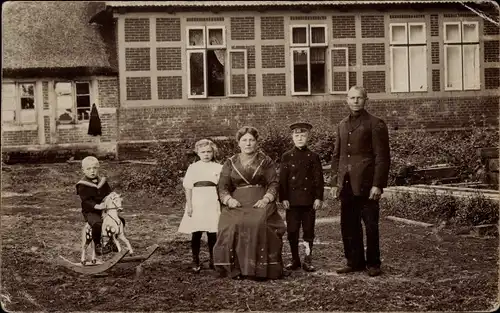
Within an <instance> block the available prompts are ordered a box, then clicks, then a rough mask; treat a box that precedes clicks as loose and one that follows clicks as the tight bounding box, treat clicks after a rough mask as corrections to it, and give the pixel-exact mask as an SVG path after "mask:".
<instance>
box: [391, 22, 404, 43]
mask: <svg viewBox="0 0 500 313" xmlns="http://www.w3.org/2000/svg"><path fill="white" fill-rule="evenodd" d="M396 26H397V27H401V26H404V28H405V41H404V42H400V41H395V40H394V38H393V36H392V34H393V32H392V28H393V27H396ZM389 36H390V39H389V43H390V44H391V45H398V44H400V45H405V44H407V43H408V23H391V24H390V25H389Z"/></svg>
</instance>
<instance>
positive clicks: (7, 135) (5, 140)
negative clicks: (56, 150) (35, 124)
mask: <svg viewBox="0 0 500 313" xmlns="http://www.w3.org/2000/svg"><path fill="white" fill-rule="evenodd" d="M38 144H39V142H38V130H16V131H2V145H3V146H25V145H38Z"/></svg>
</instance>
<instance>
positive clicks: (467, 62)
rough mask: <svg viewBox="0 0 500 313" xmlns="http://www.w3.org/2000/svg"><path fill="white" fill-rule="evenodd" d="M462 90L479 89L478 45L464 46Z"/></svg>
mask: <svg viewBox="0 0 500 313" xmlns="http://www.w3.org/2000/svg"><path fill="white" fill-rule="evenodd" d="M463 57H464V62H463V64H464V73H463V77H464V89H479V85H480V82H479V45H464V46H463Z"/></svg>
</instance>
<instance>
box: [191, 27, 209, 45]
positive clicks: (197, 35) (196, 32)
mask: <svg viewBox="0 0 500 313" xmlns="http://www.w3.org/2000/svg"><path fill="white" fill-rule="evenodd" d="M203 33H204V31H203V29H190V30H189V45H190V46H204V45H205V39H204V38H203V37H204V36H203Z"/></svg>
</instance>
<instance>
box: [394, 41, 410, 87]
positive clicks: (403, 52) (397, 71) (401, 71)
mask: <svg viewBox="0 0 500 313" xmlns="http://www.w3.org/2000/svg"><path fill="white" fill-rule="evenodd" d="M391 54H392V64H391V65H392V66H391V71H392V90H393V91H408V48H406V47H392V48H391Z"/></svg>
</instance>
